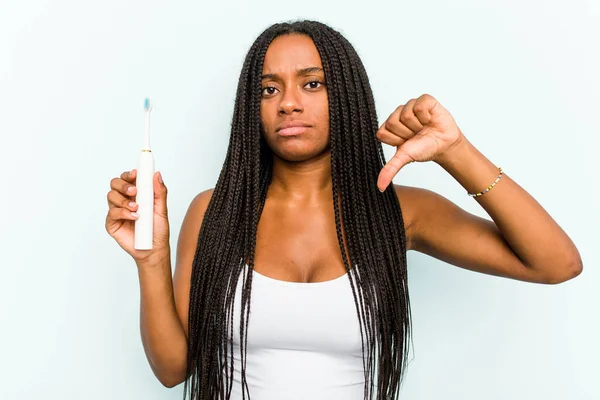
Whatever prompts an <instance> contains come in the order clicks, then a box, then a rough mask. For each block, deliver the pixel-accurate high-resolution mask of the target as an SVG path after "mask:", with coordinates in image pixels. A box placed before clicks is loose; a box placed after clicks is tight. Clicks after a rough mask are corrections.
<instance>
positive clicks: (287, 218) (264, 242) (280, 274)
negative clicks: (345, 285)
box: [254, 202, 346, 282]
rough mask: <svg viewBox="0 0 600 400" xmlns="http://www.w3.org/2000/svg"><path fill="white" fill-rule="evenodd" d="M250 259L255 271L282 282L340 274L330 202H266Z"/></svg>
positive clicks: (341, 262)
mask: <svg viewBox="0 0 600 400" xmlns="http://www.w3.org/2000/svg"><path fill="white" fill-rule="evenodd" d="M254 261H255V269H256V271H257V272H260V273H261V274H263V275H266V276H268V277H271V278H275V279H280V280H284V281H293V282H320V281H326V280H331V279H334V278H337V277H339V276H340V275H342V274H344V273H345V272H346V269H345V268H344V264H343V260H342V254H341V250H340V246H339V243H338V239H337V233H336V224H335V216H334V211H333V205H330V206H329V207H327V206H314V207H297V208H293V207H285V208H284V207H275V206H269V203H268V202H267V204H265V208H264V210H263V213H262V215H261V219H260V221H259V224H258V231H257V238H256V252H255V260H254Z"/></svg>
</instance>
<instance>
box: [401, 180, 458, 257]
mask: <svg viewBox="0 0 600 400" xmlns="http://www.w3.org/2000/svg"><path fill="white" fill-rule="evenodd" d="M394 190H395V191H396V195H397V196H398V201H399V202H400V209H401V210H402V219H403V220H404V229H405V231H406V242H407V243H406V250H415V248H416V241H417V238H418V235H419V232H420V227H421V225H422V224H423V223H424V221H425V219H426V216H427V215H431V214H432V213H433V214H434V213H435V212H434V211H435V210H436V208H437V207H443V206H444V205H446V203H448V202H449V201H448V200H447V199H446V198H444V197H443V196H441V195H439V194H437V193H435V192H433V191H431V190H428V189H423V188H419V187H414V186H404V185H394Z"/></svg>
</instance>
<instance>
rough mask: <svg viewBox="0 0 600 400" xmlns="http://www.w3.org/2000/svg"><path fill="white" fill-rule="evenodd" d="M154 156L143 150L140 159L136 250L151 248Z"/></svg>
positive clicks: (135, 235) (135, 229)
mask: <svg viewBox="0 0 600 400" xmlns="http://www.w3.org/2000/svg"><path fill="white" fill-rule="evenodd" d="M153 178H154V156H153V155H152V152H150V151H142V152H141V153H140V157H139V159H138V165H137V178H136V188H137V195H136V197H135V201H136V203H138V210H137V212H138V214H139V217H138V219H136V220H135V227H134V245H133V247H134V248H135V249H136V250H151V249H152V239H153V228H154V185H153Z"/></svg>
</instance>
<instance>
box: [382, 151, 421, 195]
mask: <svg viewBox="0 0 600 400" xmlns="http://www.w3.org/2000/svg"><path fill="white" fill-rule="evenodd" d="M413 161H414V160H413V159H412V157H410V156H409V155H408V154H406V153H405V152H404V149H402V148H401V147H399V148H398V149H397V150H396V154H394V157H392V159H391V160H390V161H388V162H387V164H385V165H384V166H383V169H382V170H381V171H380V172H379V176H378V178H377V188H378V189H379V191H380V192H383V191H384V190H385V189H386V188H387V187H388V186H389V185H390V183H392V179H394V176H396V174H397V173H398V172H399V171H400V170H401V169H402V167H404V166H405V165H406V164H410V163H411V162H413Z"/></svg>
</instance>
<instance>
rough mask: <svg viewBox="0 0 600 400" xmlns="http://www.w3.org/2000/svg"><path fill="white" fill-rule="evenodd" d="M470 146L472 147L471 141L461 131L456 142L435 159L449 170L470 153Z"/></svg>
mask: <svg viewBox="0 0 600 400" xmlns="http://www.w3.org/2000/svg"><path fill="white" fill-rule="evenodd" d="M470 147H472V144H471V142H469V141H468V140H467V138H466V137H465V136H464V135H463V134H462V133H461V134H460V137H459V138H458V139H457V140H456V142H454V143H453V144H452V145H451V146H450V147H449V148H448V149H446V151H445V152H444V153H443V154H441V155H440V156H439V157H438V158H436V159H435V160H433V161H434V162H435V163H437V164H438V165H439V166H440V167H442V168H444V169H445V170H448V169H450V168H452V165H454V164H456V163H457V162H458V161H460V160H462V159H464V158H465V156H466V155H467V154H468V153H469V150H470Z"/></svg>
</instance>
